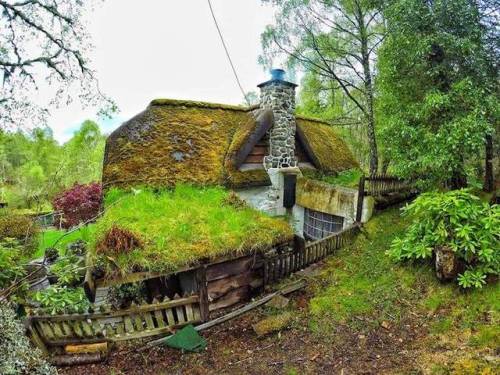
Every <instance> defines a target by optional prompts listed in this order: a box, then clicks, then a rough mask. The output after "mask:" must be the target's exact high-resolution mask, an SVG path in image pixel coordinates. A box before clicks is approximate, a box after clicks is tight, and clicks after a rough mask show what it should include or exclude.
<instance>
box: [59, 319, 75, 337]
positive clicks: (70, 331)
mask: <svg viewBox="0 0 500 375" xmlns="http://www.w3.org/2000/svg"><path fill="white" fill-rule="evenodd" d="M61 327H62V330H63V332H64V336H75V333H74V332H73V329H72V328H71V326H70V325H69V323H68V322H61Z"/></svg>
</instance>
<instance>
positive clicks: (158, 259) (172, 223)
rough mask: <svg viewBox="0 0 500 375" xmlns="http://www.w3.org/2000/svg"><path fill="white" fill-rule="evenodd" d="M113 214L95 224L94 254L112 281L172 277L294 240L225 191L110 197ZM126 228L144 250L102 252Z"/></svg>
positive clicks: (282, 226) (187, 189)
mask: <svg viewBox="0 0 500 375" xmlns="http://www.w3.org/2000/svg"><path fill="white" fill-rule="evenodd" d="M105 204H106V206H107V209H106V213H105V214H104V216H103V217H101V218H100V219H99V220H98V221H97V222H96V224H95V236H94V237H93V239H92V241H91V246H90V248H91V250H92V252H93V257H94V260H95V262H97V263H98V264H100V265H102V266H104V268H105V270H106V272H107V275H108V277H109V276H114V275H119V274H125V273H129V272H137V271H159V272H169V271H175V270H176V269H178V268H180V267H183V266H187V265H191V264H193V263H196V262H197V261H199V260H201V259H214V258H217V257H220V256H223V255H226V254H238V253H245V252H249V251H252V250H260V249H265V248H268V247H269V246H271V245H273V244H276V243H279V242H282V241H285V240H290V239H291V238H293V232H292V229H291V227H290V226H289V225H288V224H287V223H286V222H285V221H284V220H282V219H279V218H271V217H269V216H266V215H265V214H263V213H261V212H258V211H256V210H254V209H251V208H249V207H247V206H245V205H242V204H241V201H238V199H235V198H234V196H233V195H231V194H230V193H228V192H227V191H226V190H224V189H222V188H195V187H192V186H188V185H179V186H177V187H176V189H175V190H172V191H170V190H164V191H160V192H153V191H151V190H147V189H144V190H140V191H136V193H135V194H125V193H123V192H122V191H119V190H112V191H110V192H109V193H108V194H107V197H106V202H105ZM113 226H118V227H119V228H122V229H126V230H128V231H130V232H132V233H133V234H134V235H136V236H137V237H138V238H139V239H140V240H141V242H142V243H143V247H142V248H135V249H133V250H131V251H128V252H119V253H115V252H113V251H112V250H111V249H105V251H104V252H100V251H96V248H98V247H99V246H98V245H99V243H100V241H101V240H102V238H103V237H104V236H105V234H106V233H107V232H108V231H109V230H110V229H111V228H112V227H113Z"/></svg>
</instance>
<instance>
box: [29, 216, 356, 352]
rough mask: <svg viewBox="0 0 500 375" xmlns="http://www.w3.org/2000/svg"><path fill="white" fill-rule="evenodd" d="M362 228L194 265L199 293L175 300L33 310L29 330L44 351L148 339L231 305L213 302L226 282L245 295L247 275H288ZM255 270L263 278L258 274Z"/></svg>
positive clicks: (265, 280)
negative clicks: (65, 311) (70, 310)
mask: <svg viewBox="0 0 500 375" xmlns="http://www.w3.org/2000/svg"><path fill="white" fill-rule="evenodd" d="M358 231H359V226H358V225H357V224H355V225H354V226H351V227H349V228H346V229H344V230H342V231H341V232H339V233H336V234H332V235H330V236H328V237H325V238H323V239H320V240H317V241H314V242H310V243H307V244H306V243H304V241H303V240H301V241H296V243H295V246H293V250H290V251H283V252H282V253H278V254H276V255H271V256H266V255H263V254H259V255H258V257H260V260H258V261H257V260H256V259H254V257H253V256H248V255H246V256H243V257H241V258H237V259H233V260H228V261H225V262H222V263H215V264H211V265H202V266H199V267H197V268H196V269H191V270H188V271H187V272H194V273H195V275H196V285H197V289H196V290H197V291H195V293H196V294H195V295H192V296H190V297H183V298H181V297H179V296H177V295H176V297H175V298H174V299H173V300H169V299H168V298H167V299H165V300H163V301H162V302H159V301H156V300H155V301H153V303H151V304H145V305H136V306H132V307H130V308H128V309H124V310H116V311H112V310H111V309H110V308H109V306H106V305H102V306H97V307H96V306H95V308H96V309H97V310H99V311H95V312H89V313H86V314H62V315H37V314H32V315H29V316H28V319H27V328H28V334H29V336H30V337H31V339H32V341H33V342H34V343H35V345H37V346H38V347H39V348H40V349H42V351H43V352H44V353H46V354H57V353H61V352H62V351H63V348H64V347H65V346H66V345H72V344H92V343H99V342H119V341H123V340H132V339H142V338H147V337H151V336H157V335H161V334H165V333H167V332H170V331H171V330H172V329H175V328H178V327H182V326H184V325H187V324H196V323H201V322H205V321H207V320H208V319H209V318H210V312H211V311H212V310H215V309H216V308H219V307H224V306H225V304H223V303H219V304H220V306H219V305H217V303H215V304H214V301H212V303H210V296H212V299H213V298H215V297H216V295H217V293H219V292H220V293H223V292H226V290H225V289H224V288H229V287H231V286H233V287H235V289H233V290H231V291H229V292H228V293H227V295H228V296H229V297H228V300H229V301H232V300H233V299H234V301H240V300H242V299H241V298H240V296H239V294H238V293H241V292H243V291H246V289H247V288H248V286H247V285H246V284H245V283H244V282H245V281H248V282H249V283H253V281H260V282H259V283H257V284H258V285H260V286H265V285H267V284H270V283H273V282H276V281H278V280H280V279H283V278H285V277H287V276H289V275H290V274H292V273H294V272H297V271H299V270H302V269H304V268H306V267H307V266H309V265H311V264H313V263H316V262H318V261H320V260H322V259H323V258H325V257H326V256H328V255H331V254H333V253H334V251H335V250H336V249H339V248H340V247H342V246H343V245H344V244H345V243H346V242H347V241H349V240H350V239H351V238H352V237H354V235H355V234H356V233H357V232H358ZM256 255H257V254H256ZM229 268H231V269H230V270H229ZM240 268H241V269H240ZM229 271H231V272H229ZM235 272H236V273H237V274H236V275H235V276H233V277H232V278H231V277H226V276H227V275H226V274H228V273H229V274H233V273H235ZM254 276H255V277H256V278H257V279H255V280H254ZM247 278H248V280H247ZM240 279H241V280H240ZM219 283H221V285H219ZM240 283H241V285H240ZM222 289H224V290H222ZM233 294H234V295H233Z"/></svg>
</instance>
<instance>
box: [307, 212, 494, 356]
mask: <svg viewBox="0 0 500 375" xmlns="http://www.w3.org/2000/svg"><path fill="white" fill-rule="evenodd" d="M408 225H409V222H408V220H407V219H406V218H404V217H403V218H402V217H400V213H399V210H398V209H397V208H394V209H390V210H387V211H385V212H383V213H380V214H377V215H376V216H374V217H373V218H372V220H370V222H369V223H367V224H366V225H365V226H364V231H363V232H364V233H362V234H359V235H358V237H357V238H356V240H355V241H354V242H353V243H352V244H350V245H348V246H346V247H344V248H343V249H341V250H340V251H339V252H338V253H337V254H336V255H335V256H333V257H331V258H330V260H329V261H328V263H327V265H326V266H325V267H324V271H323V273H322V274H321V276H320V277H319V278H318V280H317V283H316V284H315V286H314V289H315V290H314V294H315V296H314V297H313V298H312V299H311V301H310V312H311V317H310V326H311V329H312V331H313V333H315V334H317V335H318V336H320V337H323V338H325V339H333V336H334V334H335V329H336V327H338V325H339V324H340V325H347V326H348V327H351V328H352V329H353V330H355V331H357V332H363V331H368V330H371V329H374V328H376V327H378V326H379V325H380V323H381V322H383V321H388V322H390V324H391V326H392V325H398V324H400V323H402V322H403V321H404V320H405V319H406V320H408V319H413V320H415V319H417V320H419V321H420V322H421V323H422V322H424V323H425V324H426V326H428V327H429V329H428V331H429V332H428V333H429V335H430V336H429V337H433V336H439V335H443V334H444V335H447V336H454V335H458V334H459V333H460V334H461V333H463V332H464V331H467V332H469V333H470V334H469V335H468V339H467V345H468V346H469V347H470V348H473V347H475V348H493V349H494V348H499V347H500V342H499V337H500V329H499V327H500V326H499V323H500V313H499V312H500V287H499V285H498V283H492V284H490V285H486V286H485V287H483V289H478V290H467V291H464V290H461V288H459V287H458V286H457V285H456V284H453V283H447V284H443V283H440V282H439V281H438V280H437V279H436V276H435V274H434V270H433V268H432V264H431V262H424V261H421V262H414V263H413V264H411V265H399V264H397V263H394V262H393V261H392V260H391V259H390V258H389V257H388V256H387V255H386V254H385V252H386V250H387V249H389V247H390V244H391V242H392V240H393V239H394V238H395V237H396V236H400V235H402V234H403V233H404V232H405V230H406V228H407V227H408Z"/></svg>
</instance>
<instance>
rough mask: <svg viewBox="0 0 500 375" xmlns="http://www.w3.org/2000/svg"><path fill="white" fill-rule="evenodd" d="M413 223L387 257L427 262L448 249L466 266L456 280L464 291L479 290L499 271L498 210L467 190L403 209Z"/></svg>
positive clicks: (423, 198)
mask: <svg viewBox="0 0 500 375" xmlns="http://www.w3.org/2000/svg"><path fill="white" fill-rule="evenodd" d="M403 214H404V215H407V216H409V217H410V218H411V219H412V220H413V223H412V224H411V225H410V227H409V228H408V230H407V231H406V233H405V235H404V236H402V237H399V238H396V239H395V240H394V241H393V242H392V245H391V249H390V250H389V252H388V253H389V255H391V256H392V257H393V258H394V259H396V260H407V259H408V260H409V259H425V258H430V257H431V256H432V254H433V250H434V249H435V248H436V247H437V246H446V247H449V248H450V249H451V250H452V251H453V252H454V253H455V255H456V256H457V258H458V259H461V260H462V261H464V262H465V264H466V270H465V272H463V273H462V274H460V275H459V276H458V283H459V285H460V286H462V287H464V288H469V287H481V286H482V285H483V284H485V283H486V277H487V276H488V275H489V274H491V275H498V274H499V271H500V247H499V246H498V244H499V241H500V232H499V230H498V228H500V206H498V205H493V206H490V205H488V204H487V203H484V202H481V200H480V199H479V198H478V197H476V196H474V195H472V194H470V193H469V191H468V190H464V189H462V190H454V191H450V192H447V193H425V194H422V195H420V196H419V197H418V198H417V199H415V201H414V202H413V203H411V204H410V205H408V206H407V207H405V208H404V209H403Z"/></svg>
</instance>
